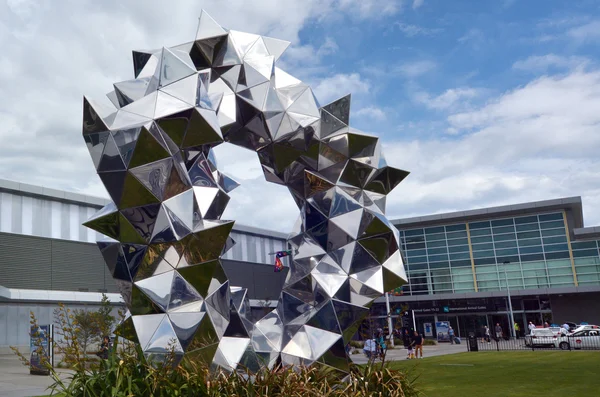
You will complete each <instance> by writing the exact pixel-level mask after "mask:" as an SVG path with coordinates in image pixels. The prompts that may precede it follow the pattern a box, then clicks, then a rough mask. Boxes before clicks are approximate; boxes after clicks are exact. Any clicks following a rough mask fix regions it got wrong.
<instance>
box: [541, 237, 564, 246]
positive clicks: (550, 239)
mask: <svg viewBox="0 0 600 397" xmlns="http://www.w3.org/2000/svg"><path fill="white" fill-rule="evenodd" d="M542 241H543V242H544V245H545V244H559V243H566V242H567V237H566V236H556V237H544V238H543V239H542Z"/></svg>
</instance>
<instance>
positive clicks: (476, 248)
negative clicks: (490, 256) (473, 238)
mask: <svg viewBox="0 0 600 397" xmlns="http://www.w3.org/2000/svg"><path fill="white" fill-rule="evenodd" d="M493 249H494V244H492V243H486V244H473V251H486V250H493Z"/></svg>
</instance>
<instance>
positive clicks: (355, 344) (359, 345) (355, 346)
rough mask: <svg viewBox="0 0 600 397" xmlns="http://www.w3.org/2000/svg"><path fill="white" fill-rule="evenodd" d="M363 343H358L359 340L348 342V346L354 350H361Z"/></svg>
mask: <svg viewBox="0 0 600 397" xmlns="http://www.w3.org/2000/svg"><path fill="white" fill-rule="evenodd" d="M364 344H365V342H363V341H360V340H351V341H350V346H352V347H354V348H356V349H362V347H363V346H364Z"/></svg>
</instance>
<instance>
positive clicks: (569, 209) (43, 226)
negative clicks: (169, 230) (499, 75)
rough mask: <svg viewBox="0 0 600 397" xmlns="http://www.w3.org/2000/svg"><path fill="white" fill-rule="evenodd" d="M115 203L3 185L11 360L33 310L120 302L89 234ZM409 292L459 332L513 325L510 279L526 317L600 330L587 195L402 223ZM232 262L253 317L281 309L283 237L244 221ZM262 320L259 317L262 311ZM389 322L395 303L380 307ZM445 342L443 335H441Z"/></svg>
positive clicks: (598, 273) (3, 313)
mask: <svg viewBox="0 0 600 397" xmlns="http://www.w3.org/2000/svg"><path fill="white" fill-rule="evenodd" d="M106 203H107V201H106V200H104V199H100V198H96V197H88V196H84V195H80V194H76V193H70V192H65V191H58V190H54V189H48V188H45V187H39V186H32V185H26V184H22V183H16V182H11V181H6V180H0V352H1V351H6V350H7V347H8V346H10V345H18V346H26V345H28V343H29V337H28V330H29V312H30V311H33V312H34V313H35V314H36V316H37V317H38V319H39V321H40V323H42V324H44V323H45V324H48V323H50V322H51V321H52V311H53V310H54V308H56V305H57V303H58V302H63V303H65V304H68V305H69V306H70V307H85V306H87V307H90V306H94V305H98V303H99V302H100V299H101V296H102V293H106V294H108V296H109V298H110V299H111V302H115V303H119V302H121V298H120V295H119V294H118V293H117V291H118V290H117V288H116V285H115V284H114V282H113V280H112V278H111V276H110V274H109V272H108V270H107V269H106V266H105V265H104V261H103V259H102V256H101V254H100V252H99V250H98V248H97V246H96V244H95V241H96V240H98V239H100V238H101V236H100V235H99V234H97V233H96V232H94V231H93V230H90V229H87V228H85V227H84V226H82V225H81V224H82V222H84V221H85V220H87V219H88V218H89V217H90V216H91V215H92V214H94V213H95V212H96V211H97V210H98V209H100V208H101V207H102V206H104V205H105V204H106ZM393 223H394V224H395V225H396V226H397V227H398V229H399V230H400V237H401V249H402V253H403V256H404V258H405V262H406V269H407V274H408V276H409V284H407V285H405V286H404V287H403V293H402V295H401V296H393V297H391V298H390V300H391V305H392V313H393V317H397V313H398V312H400V311H401V310H404V309H406V308H408V309H412V310H413V311H414V313H415V317H416V323H417V326H418V327H419V329H420V330H421V331H422V330H423V324H424V323H432V324H435V322H436V321H449V322H450V323H451V324H452V326H453V327H454V329H455V330H456V333H457V334H458V335H463V336H465V335H467V333H468V332H470V331H475V332H478V333H480V332H481V330H482V329H483V325H485V324H489V325H491V324H495V323H501V324H502V325H503V327H505V329H508V324H509V318H510V317H509V310H508V300H507V288H506V286H507V282H508V287H509V289H510V295H511V302H512V308H513V313H514V318H515V321H518V322H520V323H521V324H522V325H523V326H524V325H525V324H526V322H528V321H534V322H536V323H538V324H539V323H541V322H542V321H549V322H557V323H560V322H564V321H573V322H581V321H587V322H589V323H594V322H600V305H599V304H598V302H600V256H599V253H598V241H597V240H600V227H598V228H584V227H583V214H582V205H581V199H580V198H579V197H574V198H565V199H558V200H548V201H541V202H535V203H526V204H519V205H512V206H505V207H496V208H487V209H480V210H473V211H464V212H456V213H448V214H439V215H431V216H424V217H418V218H408V219H399V220H395V221H393ZM232 237H233V239H234V240H236V242H237V244H236V245H235V246H234V247H233V249H232V250H230V251H228V252H227V254H226V255H225V257H224V259H223V267H224V269H225V271H226V273H227V276H228V277H229V280H230V282H231V284H232V285H237V286H242V287H246V288H248V293H249V297H250V302H251V305H252V306H253V310H255V311H257V312H264V311H267V310H270V309H269V308H270V307H274V306H275V305H276V301H277V298H278V296H279V293H280V290H281V287H282V285H283V282H284V279H285V276H286V274H287V268H286V269H284V271H282V272H281V273H274V272H273V257H272V256H271V255H269V253H272V252H274V251H278V250H282V249H284V248H285V247H286V237H287V235H286V234H284V233H278V232H272V231H268V230H262V229H257V228H253V227H247V226H241V225H236V226H235V227H234V229H233V232H232ZM257 314H258V313H257ZM371 315H372V318H373V321H375V322H380V323H381V325H384V324H385V323H386V319H387V310H386V306H385V300H384V299H383V298H379V299H377V300H376V301H375V303H374V304H373V306H372V309H371ZM434 335H435V334H434Z"/></svg>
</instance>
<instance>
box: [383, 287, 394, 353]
mask: <svg viewBox="0 0 600 397" xmlns="http://www.w3.org/2000/svg"><path fill="white" fill-rule="evenodd" d="M385 307H386V310H387V320H388V332H389V334H390V345H391V346H392V347H394V329H393V328H392V311H391V310H390V296H389V294H388V293H387V292H386V293H385Z"/></svg>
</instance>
